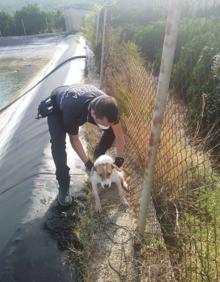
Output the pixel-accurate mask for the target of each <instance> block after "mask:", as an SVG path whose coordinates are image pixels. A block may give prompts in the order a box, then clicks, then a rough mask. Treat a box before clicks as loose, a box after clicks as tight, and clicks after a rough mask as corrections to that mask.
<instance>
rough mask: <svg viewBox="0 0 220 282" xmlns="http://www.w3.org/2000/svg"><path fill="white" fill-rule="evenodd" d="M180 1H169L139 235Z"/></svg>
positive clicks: (145, 214)
mask: <svg viewBox="0 0 220 282" xmlns="http://www.w3.org/2000/svg"><path fill="white" fill-rule="evenodd" d="M180 6H181V5H180V0H170V3H169V10H168V17H167V23H166V32H165V38H164V44H163V52H162V59H161V66H160V75H159V80H158V85H157V95H156V104H155V109H154V113H153V120H152V128H151V133H150V142H149V148H148V150H149V151H148V162H147V167H146V171H145V177H144V182H143V190H142V194H141V199H140V213H139V226H138V227H139V234H140V235H141V236H142V235H143V234H144V230H145V226H146V219H147V209H148V206H149V202H150V197H151V188H152V184H153V176H154V167H155V163H156V157H157V150H158V146H159V142H160V135H161V126H162V121H163V115H164V112H165V108H166V102H167V98H168V95H169V92H168V91H169V83H170V77H171V71H172V66H173V60H174V54H175V49H176V41H177V34H178V22H179V19H180V9H181V7H180Z"/></svg>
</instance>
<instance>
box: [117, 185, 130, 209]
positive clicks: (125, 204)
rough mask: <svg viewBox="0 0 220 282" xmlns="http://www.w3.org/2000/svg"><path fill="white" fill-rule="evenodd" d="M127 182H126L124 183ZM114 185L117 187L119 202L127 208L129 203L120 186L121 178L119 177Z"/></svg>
mask: <svg viewBox="0 0 220 282" xmlns="http://www.w3.org/2000/svg"><path fill="white" fill-rule="evenodd" d="M126 184H127V183H126ZM116 185H117V187H118V193H119V197H120V199H121V202H122V204H123V205H124V206H125V207H126V208H128V207H129V203H128V201H127V200H126V198H125V196H124V193H123V188H122V184H121V179H119V180H118V181H117V182H116Z"/></svg>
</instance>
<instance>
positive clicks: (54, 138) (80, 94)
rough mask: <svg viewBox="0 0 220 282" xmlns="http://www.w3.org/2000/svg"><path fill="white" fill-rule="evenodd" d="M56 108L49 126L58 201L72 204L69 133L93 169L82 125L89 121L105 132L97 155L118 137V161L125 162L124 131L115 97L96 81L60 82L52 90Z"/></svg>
mask: <svg viewBox="0 0 220 282" xmlns="http://www.w3.org/2000/svg"><path fill="white" fill-rule="evenodd" d="M50 97H51V99H52V101H53V106H54V109H55V110H54V111H53V113H52V114H49V115H48V117H47V119H48V126H49V132H50V136H51V151H52V156H53V160H54V163H55V166H56V179H57V181H58V183H59V193H58V198H57V199H58V203H59V204H60V205H62V206H69V205H70V204H71V201H72V198H71V196H70V195H69V186H70V175H69V167H68V166H67V155H66V142H65V139H66V134H68V135H69V138H70V143H71V145H72V148H73V149H74V151H75V152H76V153H77V155H78V156H79V157H80V159H81V160H82V161H83V163H84V165H85V168H86V169H87V170H88V171H90V170H91V168H92V167H93V163H92V161H91V160H90V159H89V158H88V156H87V154H86V152H85V150H84V148H83V146H82V143H81V141H80V139H79V127H80V126H81V125H83V124H84V123H86V122H90V123H92V124H94V125H96V126H99V127H100V128H101V129H102V130H103V134H102V136H101V139H100V141H99V143H98V144H97V146H96V147H95V151H94V158H95V159H96V158H97V157H99V156H100V155H102V154H104V153H105V152H106V150H107V149H109V148H110V147H111V146H112V144H113V142H114V141H115V145H116V150H117V156H116V158H115V164H116V165H117V166H118V167H120V166H122V164H123V162H124V158H123V151H124V134H123V130H122V127H121V124H120V121H119V111H118V105H117V102H116V100H115V98H113V97H111V96H108V95H107V94H106V93H105V92H103V91H101V90H99V89H98V88H96V87H95V86H93V85H85V84H74V85H71V86H61V87H58V88H56V89H55V90H54V91H53V92H52V93H51V96H50Z"/></svg>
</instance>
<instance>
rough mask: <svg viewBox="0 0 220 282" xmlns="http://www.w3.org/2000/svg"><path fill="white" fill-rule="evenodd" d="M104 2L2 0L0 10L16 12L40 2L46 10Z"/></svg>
mask: <svg viewBox="0 0 220 282" xmlns="http://www.w3.org/2000/svg"><path fill="white" fill-rule="evenodd" d="M100 2H103V1H102V0H62V1H60V0H25V1H24V0H23V1H22V0H19V1H18V0H8V1H1V3H0V10H3V11H5V12H10V13H12V12H15V11H16V10H20V9H22V8H23V7H24V6H25V5H33V4H38V5H39V6H40V8H42V9H44V10H54V9H60V8H63V7H68V6H74V5H75V6H80V7H82V8H83V7H85V8H86V7H88V8H90V7H93V6H94V5H95V4H96V3H100Z"/></svg>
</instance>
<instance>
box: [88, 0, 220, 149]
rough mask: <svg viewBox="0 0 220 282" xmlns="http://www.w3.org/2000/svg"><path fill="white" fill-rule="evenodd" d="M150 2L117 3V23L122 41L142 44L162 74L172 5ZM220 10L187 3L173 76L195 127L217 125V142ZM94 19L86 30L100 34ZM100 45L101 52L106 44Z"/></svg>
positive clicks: (148, 59) (215, 129) (150, 63)
mask: <svg viewBox="0 0 220 282" xmlns="http://www.w3.org/2000/svg"><path fill="white" fill-rule="evenodd" d="M146 2H147V1H142V0H137V1H129V3H128V2H127V1H125V0H118V1H117V3H116V4H115V5H113V7H112V8H111V26H112V31H113V33H120V43H123V42H134V43H135V44H137V46H138V48H139V49H140V51H141V53H142V57H143V58H144V61H145V66H146V67H148V66H150V67H151V66H153V70H154V74H155V75H158V74H159V68H160V60H161V54H162V46H163V40H164V34H165V23H166V13H167V10H166V9H161V7H160V6H150V4H147V3H146ZM198 3H199V2H198ZM198 3H197V5H198ZM194 4H195V5H196V3H194ZM192 5H193V4H192ZM195 5H194V6H195ZM207 5H208V4H207ZM219 11H220V5H218V6H215V7H212V6H211V5H208V6H207V7H206V9H202V8H197V9H195V7H192V6H190V4H189V5H188V6H185V7H184V9H183V16H182V19H181V22H180V25H179V34H178V41H177V48H176V55H175V62H174V68H173V74H172V81H171V87H172V88H173V89H174V90H175V93H176V95H177V96H179V97H180V98H181V99H182V100H183V101H184V102H185V103H186V105H187V107H188V110H189V112H188V121H189V123H190V125H191V127H192V129H193V130H194V129H195V128H196V129H197V130H196V131H194V132H196V134H197V133H200V136H206V135H207V134H208V132H209V131H210V130H211V129H212V132H215V136H212V143H211V144H212V146H215V145H218V142H219V138H220V133H219V132H220V131H219V130H218V129H219V118H220V47H219V46H220V13H219ZM88 23H90V24H89V25H88V24H86V28H87V33H86V34H87V35H88V34H89V35H90V37H89V36H88V38H91V37H92V36H93V38H94V30H93V31H92V28H91V26H93V27H94V21H92V19H91V18H90V20H89V22H88ZM94 49H95V51H96V52H95V53H96V55H97V54H98V53H99V51H100V46H95V48H94Z"/></svg>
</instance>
